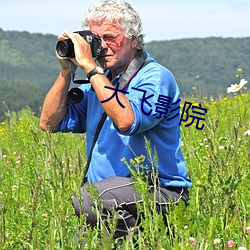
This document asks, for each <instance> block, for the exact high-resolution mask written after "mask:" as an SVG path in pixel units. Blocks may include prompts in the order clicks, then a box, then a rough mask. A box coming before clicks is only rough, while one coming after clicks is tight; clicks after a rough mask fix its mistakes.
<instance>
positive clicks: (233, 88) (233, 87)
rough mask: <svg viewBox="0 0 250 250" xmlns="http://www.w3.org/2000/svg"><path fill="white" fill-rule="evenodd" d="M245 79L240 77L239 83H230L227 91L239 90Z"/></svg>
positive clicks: (244, 83)
mask: <svg viewBox="0 0 250 250" xmlns="http://www.w3.org/2000/svg"><path fill="white" fill-rule="evenodd" d="M246 84H247V81H246V80H245V79H241V80H240V83H239V84H231V87H229V88H227V93H235V92H238V91H240V90H241V89H242V88H243V87H244V86H245V85H246Z"/></svg>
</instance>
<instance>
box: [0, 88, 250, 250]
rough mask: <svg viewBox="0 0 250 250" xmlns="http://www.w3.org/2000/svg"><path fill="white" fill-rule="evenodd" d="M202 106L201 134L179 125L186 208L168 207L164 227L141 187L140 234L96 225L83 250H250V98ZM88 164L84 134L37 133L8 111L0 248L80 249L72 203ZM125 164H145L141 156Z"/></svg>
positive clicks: (0, 155) (2, 142)
mask: <svg viewBox="0 0 250 250" xmlns="http://www.w3.org/2000/svg"><path fill="white" fill-rule="evenodd" d="M190 101H191V102H192V103H195V102H196V104H197V100H196V99H195V98H193V99H191V100H190ZM200 103H201V104H202V107H204V108H206V109H207V113H206V116H205V121H203V123H204V128H203V129H202V130H198V129H196V126H195V123H194V124H192V125H191V126H185V125H186V124H187V123H182V124H181V131H182V150H183V154H184V157H185V159H186V163H187V166H188V170H189V174H190V177H191V178H192V181H193V187H192V189H191V190H190V198H191V200H190V204H189V205H188V206H187V207H184V206H182V205H181V204H180V205H179V206H175V207H173V208H172V209H171V210H170V211H169V214H168V215H167V220H168V222H169V225H167V226H166V225H164V223H163V218H162V215H159V214H157V213H156V212H155V210H154V202H153V201H152V200H151V199H150V198H149V197H148V196H147V190H146V185H144V184H145V183H143V182H140V183H142V184H140V185H139V186H138V187H137V188H138V190H139V191H140V192H141V193H142V194H143V197H144V202H143V204H142V205H141V206H140V207H139V210H140V211H141V212H142V213H143V214H144V217H143V219H142V221H141V228H142V229H143V230H140V232H139V234H135V233H133V231H132V233H131V234H130V235H129V236H128V237H127V239H120V241H119V242H118V241H117V240H116V241H115V240H113V238H112V232H113V230H114V228H115V222H111V221H108V223H109V226H110V229H111V235H109V234H107V232H106V231H105V230H104V229H103V227H102V224H101V222H99V224H100V227H99V229H98V230H97V229H91V228H89V230H88V232H87V233H86V239H87V244H86V248H85V249H91V250H93V249H112V248H115V247H116V249H153V250H164V249H165V250H169V249H184V250H186V249H187V250H189V249H201V250H203V249H209V250H210V249H218V250H219V249H230V248H232V249H242V250H243V249H250V181H249V180H250V106H249V103H250V95H249V94H247V93H245V94H239V93H236V95H233V94H228V95H227V97H223V98H220V99H218V100H214V99H213V98H210V99H206V98H204V99H202V100H201V102H200ZM182 105H183V104H182ZM149 154H150V152H149ZM152 162H153V160H152ZM85 163H86V158H85V138H84V135H81V134H51V133H45V132H42V131H40V129H39V119H38V117H36V116H34V115H33V113H32V111H31V110H29V109H24V110H22V111H20V112H18V113H11V112H7V113H6V120H5V121H3V122H1V124H0V249H6V250H10V249H11V250H12V249H13V250H14V249H18V250H20V249H35V250H37V249H51V250H54V249H58V250H59V249H81V248H80V245H79V244H78V240H76V238H77V237H76V236H79V234H78V235H77V231H76V228H77V227H78V226H82V225H85V220H84V216H83V217H82V218H81V219H80V220H78V219H77V218H76V217H75V215H74V211H73V207H72V205H71V197H72V196H73V195H75V193H76V191H77V190H78V189H79V187H80V184H81V181H82V174H83V171H84V166H85ZM127 164H128V165H131V166H132V165H136V166H140V165H143V157H142V156H138V157H137V158H135V159H132V160H131V162H129V163H127ZM133 174H134V177H135V178H137V179H140V176H139V175H137V173H133ZM96 201H97V202H96V204H97V208H99V209H101V207H100V204H99V203H98V199H97V198H96ZM99 211H100V210H99ZM97 213H98V209H97ZM135 231H136V230H135ZM79 237H80V239H81V234H80V236H79ZM118 243H119V244H118Z"/></svg>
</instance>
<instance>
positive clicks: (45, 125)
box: [40, 119, 57, 132]
mask: <svg viewBox="0 0 250 250" xmlns="http://www.w3.org/2000/svg"><path fill="white" fill-rule="evenodd" d="M56 128H57V126H51V125H50V124H49V123H48V122H46V121H44V120H42V119H40V129H41V130H42V131H50V132H56Z"/></svg>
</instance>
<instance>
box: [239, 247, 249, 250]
mask: <svg viewBox="0 0 250 250" xmlns="http://www.w3.org/2000/svg"><path fill="white" fill-rule="evenodd" d="M238 250H247V249H246V248H245V247H239V248H238Z"/></svg>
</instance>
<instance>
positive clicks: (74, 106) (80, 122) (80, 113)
mask: <svg viewBox="0 0 250 250" xmlns="http://www.w3.org/2000/svg"><path fill="white" fill-rule="evenodd" d="M84 87H85V86H84ZM80 89H81V90H82V91H83V99H82V100H81V102H79V103H73V102H70V101H68V102H67V112H66V114H65V117H64V118H63V120H62V121H61V123H60V124H59V125H58V127H57V132H73V133H85V132H86V117H87V102H88V91H87V90H86V88H83V87H80Z"/></svg>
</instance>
